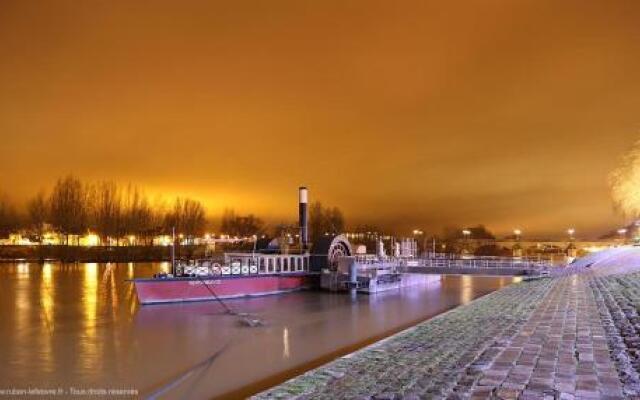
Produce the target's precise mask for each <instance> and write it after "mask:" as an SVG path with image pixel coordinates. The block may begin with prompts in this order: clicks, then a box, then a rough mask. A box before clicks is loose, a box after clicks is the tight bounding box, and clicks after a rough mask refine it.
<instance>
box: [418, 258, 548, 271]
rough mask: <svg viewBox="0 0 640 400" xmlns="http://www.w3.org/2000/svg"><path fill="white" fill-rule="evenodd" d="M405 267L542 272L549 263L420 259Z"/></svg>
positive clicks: (535, 261)
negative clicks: (516, 269) (514, 269)
mask: <svg viewBox="0 0 640 400" xmlns="http://www.w3.org/2000/svg"><path fill="white" fill-rule="evenodd" d="M415 261H417V262H414V263H407V266H409V267H411V266H416V267H427V268H429V267H431V268H520V269H535V270H544V269H547V268H550V267H551V263H550V262H548V261H544V260H537V259H526V258H511V257H474V258H422V259H416V260H415Z"/></svg>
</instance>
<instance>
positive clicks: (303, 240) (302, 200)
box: [298, 186, 309, 251]
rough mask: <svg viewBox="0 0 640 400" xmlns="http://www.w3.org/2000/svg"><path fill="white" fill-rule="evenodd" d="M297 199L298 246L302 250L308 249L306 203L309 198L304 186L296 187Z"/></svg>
mask: <svg viewBox="0 0 640 400" xmlns="http://www.w3.org/2000/svg"><path fill="white" fill-rule="evenodd" d="M298 200H299V201H298V210H299V222H300V248H301V249H302V250H303V251H304V250H308V249H309V215H308V214H309V210H308V204H307V203H308V200H309V192H308V190H307V188H306V187H305V186H301V187H300V188H299V189H298Z"/></svg>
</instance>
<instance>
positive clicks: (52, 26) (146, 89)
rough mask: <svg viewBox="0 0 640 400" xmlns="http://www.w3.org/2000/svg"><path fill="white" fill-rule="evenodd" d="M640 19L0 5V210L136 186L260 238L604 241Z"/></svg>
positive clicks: (551, 8)
mask: <svg viewBox="0 0 640 400" xmlns="http://www.w3.org/2000/svg"><path fill="white" fill-rule="evenodd" d="M639 111H640V2H639V1H633V0H631V1H611V0H607V1H588V0H580V1H557V0H553V1H543V0H533V1H524V0H518V1H507V0H503V1H490V0H484V1H438V2H427V1H415V2H408V1H404V2H403V1H385V2H376V1H372V0H366V1H344V0H340V1H330V0H322V1H302V0H295V1H255V2H252V1H236V0H234V1H217V2H216V1H182V0H181V1H177V0H176V1H148V2H144V1H134V2H131V1H96V0H89V1H62V0H56V1H50V2H38V1H9V0H3V1H2V2H1V3H0V191H3V192H5V193H8V194H9V195H10V196H12V197H13V198H15V199H16V201H21V200H23V199H25V198H27V197H28V196H29V195H31V194H33V193H34V192H36V191H37V190H39V189H41V188H50V187H51V185H52V184H53V182H54V181H55V179H56V178H57V177H59V176H62V175H65V174H68V173H73V174H75V175H77V176H79V177H81V178H83V179H86V180H101V179H113V180H116V181H119V182H123V183H128V182H132V183H135V184H138V185H140V186H141V187H143V188H145V189H146V190H147V192H148V193H149V194H151V195H158V194H161V195H163V196H166V197H167V198H171V197H174V196H176V195H190V196H194V197H196V198H198V199H200V200H202V201H204V202H205V203H206V205H207V206H208V208H209V210H210V212H211V214H212V215H218V214H220V213H221V211H222V209H223V208H225V207H234V208H235V209H236V210H237V211H239V212H254V213H257V214H259V215H261V216H263V217H264V218H265V219H267V220H274V221H275V220H279V219H283V218H286V219H289V220H295V218H296V201H297V198H296V191H297V187H298V185H300V184H306V185H308V186H309V187H310V190H311V192H310V196H311V199H320V200H322V201H323V202H324V203H326V204H329V205H336V206H339V207H341V208H342V209H343V211H344V213H345V215H346V217H347V220H348V222H350V223H352V224H356V223H360V222H369V223H376V224H379V225H382V226H385V227H393V228H395V229H396V230H403V229H404V230H408V229H412V228H414V227H419V228H423V229H427V230H431V231H433V230H438V231H439V230H440V228H441V227H442V226H445V225H454V224H457V225H471V224H476V223H485V224H487V225H488V226H489V228H491V229H493V230H494V231H496V232H498V233H503V232H507V231H510V230H512V229H513V228H516V227H517V228H521V229H523V230H524V232H525V235H527V234H530V235H534V234H536V235H542V234H550V235H562V232H564V231H565V230H566V228H568V227H570V226H573V227H575V228H576V229H577V230H578V232H581V233H584V234H587V233H588V234H597V233H604V232H601V231H603V230H606V229H608V228H615V227H617V226H618V225H619V224H621V223H622V222H623V219H622V218H621V217H620V216H617V215H615V214H614V212H613V208H612V205H611V200H610V195H609V188H608V184H607V175H608V174H609V172H610V171H611V170H612V169H613V168H614V167H615V166H616V165H617V163H618V162H619V158H620V156H621V155H622V153H623V152H624V151H625V150H626V149H628V148H629V147H630V146H631V145H632V144H633V143H634V142H635V141H636V140H637V139H638V138H640V112H639Z"/></svg>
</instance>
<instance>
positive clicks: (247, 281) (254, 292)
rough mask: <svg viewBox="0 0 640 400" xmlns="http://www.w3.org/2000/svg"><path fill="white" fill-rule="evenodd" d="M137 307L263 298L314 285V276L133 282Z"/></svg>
mask: <svg viewBox="0 0 640 400" xmlns="http://www.w3.org/2000/svg"><path fill="white" fill-rule="evenodd" d="M133 283H134V285H135V288H136V292H137V294H138V301H140V303H141V304H157V303H175V302H185V301H205V300H215V297H214V296H213V294H212V293H211V292H212V291H213V293H215V295H216V296H218V298H221V299H230V298H238V297H251V296H266V295H271V294H279V293H286V292H292V291H296V290H301V289H308V288H312V287H315V286H317V284H318V276H317V275H316V274H308V273H304V274H281V275H278V274H274V275H259V276H255V275H254V276H220V277H202V278H167V279H159V278H158V279H156V278H153V279H134V280H133Z"/></svg>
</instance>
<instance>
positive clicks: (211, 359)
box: [145, 343, 229, 400]
mask: <svg viewBox="0 0 640 400" xmlns="http://www.w3.org/2000/svg"><path fill="white" fill-rule="evenodd" d="M228 345H229V343H226V344H225V345H224V346H222V348H221V349H220V350H218V351H216V352H215V353H213V354H212V355H211V356H209V357H207V358H206V359H204V360H203V361H201V362H199V363H198V364H196V365H194V366H193V367H191V368H188V369H187V370H186V371H184V372H183V373H181V374H180V375H178V376H177V377H176V378H175V379H173V380H171V381H170V382H169V383H167V384H166V385H164V386H162V387H160V388H159V389H157V390H156V391H154V392H153V393H151V394H150V395H149V396H147V397H145V398H146V399H147V400H156V399H158V398H159V397H160V396H162V395H164V394H165V393H167V392H168V391H170V390H171V389H173V388H175V387H177V386H179V385H180V384H181V383H182V382H184V381H185V380H187V379H188V378H189V377H190V376H191V375H193V373H194V372H196V370H198V369H199V368H202V367H209V366H210V365H211V364H212V363H213V362H214V361H215V360H216V358H218V356H220V354H222V352H223V351H225V350H226V348H227V347H228Z"/></svg>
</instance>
